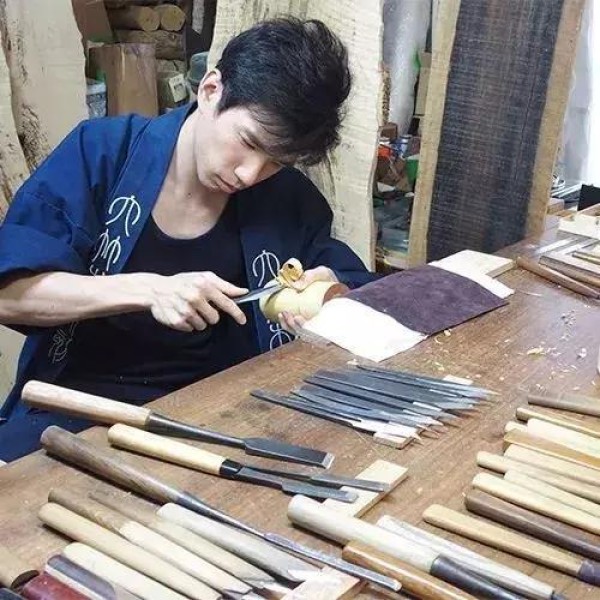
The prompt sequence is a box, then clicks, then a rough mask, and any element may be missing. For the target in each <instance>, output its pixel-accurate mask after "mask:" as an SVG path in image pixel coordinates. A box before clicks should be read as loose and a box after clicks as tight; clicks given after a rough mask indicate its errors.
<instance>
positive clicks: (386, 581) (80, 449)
mask: <svg viewBox="0 0 600 600" xmlns="http://www.w3.org/2000/svg"><path fill="white" fill-rule="evenodd" d="M41 441H42V445H43V446H44V448H46V450H48V452H50V453H51V454H54V455H56V456H58V457H60V458H63V459H65V460H67V461H69V462H71V463H74V464H76V465H78V466H81V467H84V468H86V469H88V470H90V471H92V472H94V473H96V474H98V475H100V476H103V477H105V478H107V479H110V480H111V481H114V482H116V483H118V484H120V485H123V486H125V487H127V488H129V489H133V490H135V491H137V492H139V493H141V494H143V495H145V496H149V497H150V498H153V499H155V500H158V501H159V502H163V503H164V502H174V503H175V504H179V505H181V506H184V507H186V508H189V509H190V510H192V511H194V512H197V513H199V514H201V515H205V516H207V517H211V518H213V519H216V520H218V521H221V522H223V523H227V524H229V525H232V526H233V527H236V528H237V529H241V530H242V531H245V532H247V533H250V534H252V535H254V536H256V537H257V538H260V539H262V540H265V541H267V542H269V543H271V544H273V545H274V546H279V547H280V548H284V549H286V550H288V551H291V552H294V553H296V554H300V555H301V556H304V557H307V558H310V559H312V560H315V561H319V562H321V563H323V564H326V565H328V566H331V567H333V568H335V569H338V570H339V571H342V572H344V573H347V574H348V575H352V576H354V577H358V578H359V579H364V580H366V581H370V582H372V583H376V584H378V585H381V586H382V587H385V588H387V589H391V590H393V591H397V590H398V587H399V586H398V582H396V581H394V580H391V579H390V578H389V577H383V576H381V575H379V574H378V573H374V572H372V571H369V570H368V569H362V568H360V567H356V565H352V564H350V563H347V562H346V561H343V560H341V559H338V558H336V557H334V556H330V555H328V554H326V553H324V552H319V551H317V550H312V549H311V548H308V547H306V546H302V545H301V544H298V543H296V542H293V541H292V540H288V539H287V538H285V537H283V536H281V535H278V534H275V533H270V532H263V531H260V530H259V529H256V528H255V527H252V526H251V525H248V524H246V523H244V522H243V521H240V520H238V519H235V518H234V517H231V516H230V515H228V514H227V513H224V512H222V511H220V510H218V509H216V508H214V507H212V506H210V505H209V504H206V503H205V502H203V501H202V500H200V498H198V497H196V496H193V495H192V494H190V493H188V492H184V491H182V490H179V489H177V488H176V487H173V486H170V485H168V484H167V483H165V482H164V481H161V480H159V479H155V478H154V477H151V476H149V475H147V474H146V473H143V472H142V471H140V470H138V469H136V468H135V467H133V466H131V465H129V464H127V463H125V462H124V461H122V460H121V459H120V457H119V456H118V455H116V454H112V453H111V452H108V451H105V450H102V449H101V448H98V447H96V446H93V445H92V444H89V443H88V442H86V441H84V440H83V439H80V438H78V437H77V436H75V435H73V434H71V433H69V432H68V431H65V430H64V429H61V428H60V427H56V426H51V427H48V428H47V429H46V430H45V431H44V433H43V434H42V438H41Z"/></svg>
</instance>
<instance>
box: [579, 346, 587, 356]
mask: <svg viewBox="0 0 600 600" xmlns="http://www.w3.org/2000/svg"><path fill="white" fill-rule="evenodd" d="M586 356H587V348H582V349H581V350H580V351H579V352H578V353H577V358H585V357H586Z"/></svg>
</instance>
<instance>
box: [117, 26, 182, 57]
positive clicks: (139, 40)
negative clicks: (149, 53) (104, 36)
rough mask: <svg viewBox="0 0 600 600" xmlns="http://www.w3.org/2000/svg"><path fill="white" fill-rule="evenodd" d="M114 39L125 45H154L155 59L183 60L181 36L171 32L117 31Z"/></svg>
mask: <svg viewBox="0 0 600 600" xmlns="http://www.w3.org/2000/svg"><path fill="white" fill-rule="evenodd" d="M115 37H116V38H117V40H118V41H119V42H123V43H127V44H154V45H155V46H156V58H163V59H168V60H184V59H185V53H184V49H183V35H182V34H181V33H173V32H172V31H162V30H160V29H159V30H158V31H128V30H126V29H118V30H116V31H115Z"/></svg>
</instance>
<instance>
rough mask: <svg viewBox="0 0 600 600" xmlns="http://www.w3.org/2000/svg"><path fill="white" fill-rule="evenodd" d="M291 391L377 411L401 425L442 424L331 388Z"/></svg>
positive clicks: (310, 387)
mask: <svg viewBox="0 0 600 600" xmlns="http://www.w3.org/2000/svg"><path fill="white" fill-rule="evenodd" d="M292 393H294V394H296V395H298V396H302V395H303V394H304V393H310V394H313V395H314V396H320V397H321V398H324V399H325V400H331V401H332V402H339V403H340V404H346V405H348V406H356V407H358V408H364V409H368V410H373V411H377V412H380V413H381V414H382V415H385V416H386V417H388V418H389V420H390V421H394V422H395V423H401V424H402V425H408V426H410V427H417V428H421V429H423V428H425V427H427V426H428V425H438V426H439V425H442V423H441V422H439V421H436V420H435V419H432V418H431V417H425V416H421V415H415V414H411V413H408V412H407V411H405V410H403V409H398V410H396V411H394V410H392V407H390V406H386V405H385V404H379V403H377V402H373V401H371V400H364V399H362V398H357V397H356V396H349V395H348V394H342V393H341V392H334V391H333V390H328V389H326V388H323V387H319V386H317V385H311V384H307V385H303V386H301V387H299V388H297V389H295V390H293V392H292Z"/></svg>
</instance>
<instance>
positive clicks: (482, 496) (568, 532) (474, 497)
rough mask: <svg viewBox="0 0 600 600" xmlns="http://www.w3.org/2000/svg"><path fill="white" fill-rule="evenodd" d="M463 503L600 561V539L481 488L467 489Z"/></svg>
mask: <svg viewBox="0 0 600 600" xmlns="http://www.w3.org/2000/svg"><path fill="white" fill-rule="evenodd" d="M465 506H466V507H467V510H469V511H471V512H473V513H475V514H478V515H481V516H482V517H487V518H488V519H492V521H496V522H497V523H500V524H501V525H506V526H507V527H510V528H511V529H515V530H517V531H522V532H523V533H526V534H528V535H531V536H532V537H536V538H538V539H540V540H543V541H544V542H548V543H550V544H553V545H555V546H559V547H560V548H564V549H565V550H570V551H571V552H575V553H576V554H580V555H581V556H585V557H586V558H591V559H593V560H596V561H597V560H600V538H599V537H598V536H595V535H592V534H591V533H588V532H587V531H583V529H579V528H577V527H573V526H571V525H566V524H565V523H560V522H559V521H556V520H555V519H551V518H549V517H545V516H544V515H540V514H537V513H535V512H533V511H531V510H527V509H525V508H521V507H520V506H517V505H516V504H512V503H510V502H506V501H505V500H501V499H500V498H496V497H495V496H492V495H491V494H486V493H485V492H482V491H480V490H470V491H469V492H467V495H466V497H465Z"/></svg>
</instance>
